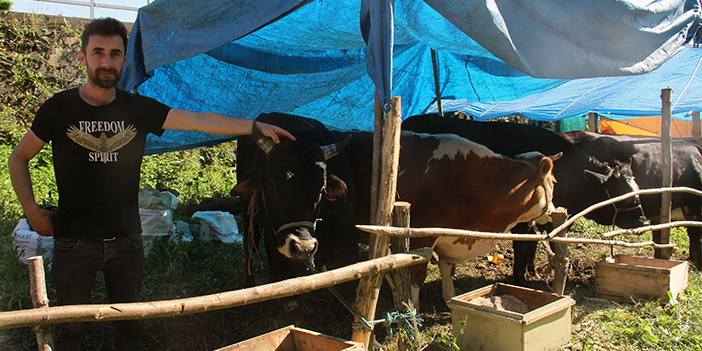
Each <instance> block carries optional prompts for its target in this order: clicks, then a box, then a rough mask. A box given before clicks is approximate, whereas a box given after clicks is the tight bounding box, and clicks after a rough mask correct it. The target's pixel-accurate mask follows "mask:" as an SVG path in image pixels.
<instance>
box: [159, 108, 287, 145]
mask: <svg viewBox="0 0 702 351" xmlns="http://www.w3.org/2000/svg"><path fill="white" fill-rule="evenodd" d="M252 122H253V121H251V120H248V119H243V118H234V117H229V116H226V115H223V114H220V113H215V112H192V111H187V110H180V109H171V111H170V112H168V116H167V117H166V121H165V122H163V129H172V130H192V131H196V132H203V133H210V134H218V135H250V134H251V123H252ZM257 123H258V128H259V129H260V130H261V132H263V135H265V136H267V137H269V138H271V139H273V141H274V142H275V143H276V144H277V143H278V142H279V141H280V140H279V138H278V137H279V136H284V137H286V138H288V139H290V140H295V137H294V136H292V134H290V133H289V132H288V131H286V130H285V129H282V128H280V127H277V126H274V125H272V124H267V123H261V122H257Z"/></svg>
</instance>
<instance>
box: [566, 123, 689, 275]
mask: <svg viewBox="0 0 702 351" xmlns="http://www.w3.org/2000/svg"><path fill="white" fill-rule="evenodd" d="M561 135H563V136H564V137H565V138H566V139H568V140H570V141H571V142H573V144H574V145H576V146H577V147H578V148H580V149H582V150H583V151H585V152H587V153H589V154H591V155H593V156H595V157H597V158H598V159H600V160H603V161H606V162H615V161H627V162H631V169H632V171H633V173H634V176H635V177H636V182H637V183H638V184H639V186H640V187H641V188H642V189H652V188H660V187H661V186H662V185H663V176H662V166H661V162H662V160H661V152H662V148H661V139H660V138H657V137H629V136H618V135H604V134H596V133H590V132H570V133H562V134H561ZM672 146H673V186H674V187H688V188H693V189H697V190H702V155H701V154H700V149H699V147H698V146H697V145H695V144H692V143H689V142H686V141H673V143H672ZM671 199H672V209H673V212H672V216H671V217H672V218H671V220H674V221H680V220H688V221H702V198H700V197H699V196H697V195H693V194H687V193H673V195H672V197H671ZM641 205H642V206H643V209H644V213H646V217H648V218H649V219H650V220H651V222H652V223H656V224H658V223H660V216H661V195H645V196H642V197H641ZM653 235H654V238H660V231H654V232H653ZM687 235H688V236H689V237H690V261H692V262H693V263H694V264H695V266H697V268H698V269H702V249H701V247H702V245H700V240H702V228H700V227H687Z"/></svg>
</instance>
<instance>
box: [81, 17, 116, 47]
mask: <svg viewBox="0 0 702 351" xmlns="http://www.w3.org/2000/svg"><path fill="white" fill-rule="evenodd" d="M93 35H101V36H105V37H109V36H113V35H119V36H120V37H122V42H123V43H124V50H125V51H127V28H126V27H125V26H124V24H123V23H122V22H120V21H118V20H116V19H114V18H112V17H101V18H98V19H95V20H93V21H91V22H90V23H88V24H87V25H86V26H85V29H83V34H82V35H81V36H80V40H81V51H83V52H85V50H86V49H87V48H88V40H89V39H90V37H91V36H93Z"/></svg>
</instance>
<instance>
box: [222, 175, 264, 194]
mask: <svg viewBox="0 0 702 351" xmlns="http://www.w3.org/2000/svg"><path fill="white" fill-rule="evenodd" d="M260 187H261V181H260V180H259V178H249V179H245V180H243V181H241V182H239V183H238V184H237V185H236V186H235V187H234V188H233V189H232V190H231V191H230V192H229V195H231V196H241V195H245V194H249V193H252V192H254V191H256V189H258V188H260Z"/></svg>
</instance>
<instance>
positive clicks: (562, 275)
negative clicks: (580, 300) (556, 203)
mask: <svg viewBox="0 0 702 351" xmlns="http://www.w3.org/2000/svg"><path fill="white" fill-rule="evenodd" d="M551 218H552V219H553V226H554V227H558V226H560V225H561V224H563V223H565V221H566V220H567V219H568V211H567V210H566V209H564V208H562V207H559V208H558V209H557V211H554V212H553V213H551ZM557 236H560V237H568V231H567V230H563V231H561V232H560V233H558V234H557ZM551 246H552V247H553V253H554V254H555V256H554V257H553V258H552V259H551V265H552V266H554V267H555V268H554V277H553V290H554V292H555V293H556V294H558V295H561V296H563V294H565V286H566V280H567V279H568V269H569V268H570V259H569V258H568V244H566V243H552V244H551Z"/></svg>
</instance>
